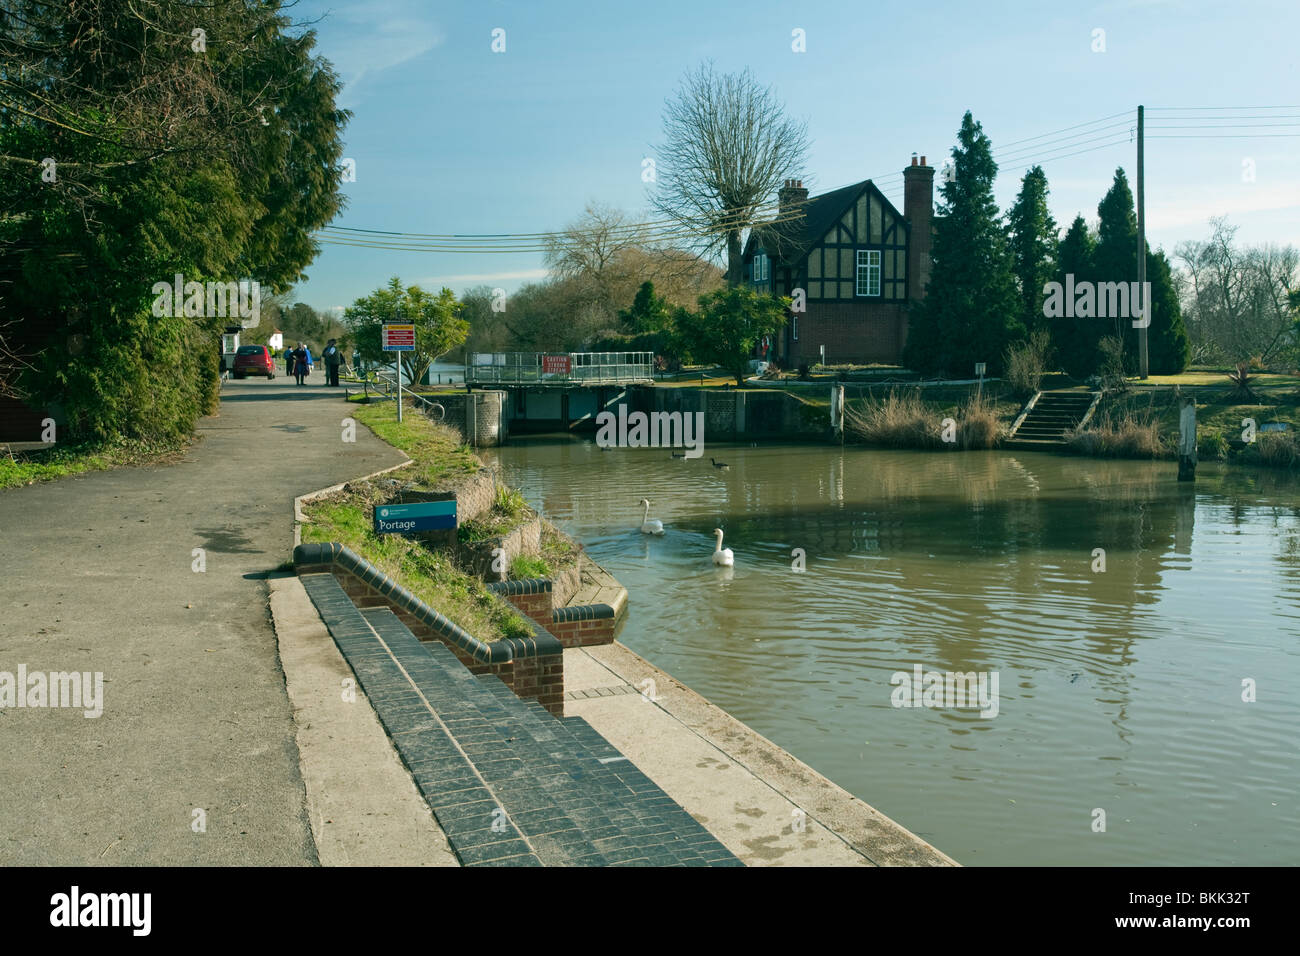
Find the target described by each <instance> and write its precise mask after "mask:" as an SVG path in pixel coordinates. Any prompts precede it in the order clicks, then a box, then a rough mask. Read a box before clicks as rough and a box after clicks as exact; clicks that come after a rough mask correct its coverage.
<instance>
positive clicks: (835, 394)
mask: <svg viewBox="0 0 1300 956" xmlns="http://www.w3.org/2000/svg"><path fill="white" fill-rule="evenodd" d="M831 431H832V432H833V433H834V434H835V437H837V438H842V437H844V386H843V385H832V386H831Z"/></svg>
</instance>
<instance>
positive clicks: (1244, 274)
mask: <svg viewBox="0 0 1300 956" xmlns="http://www.w3.org/2000/svg"><path fill="white" fill-rule="evenodd" d="M1210 225H1211V227H1212V228H1213V233H1212V235H1211V237H1210V238H1209V239H1208V240H1206V241H1189V242H1182V243H1179V245H1178V247H1177V249H1176V250H1175V255H1176V257H1177V259H1178V260H1179V261H1180V263H1181V264H1182V272H1183V277H1182V281H1181V282H1180V283H1179V285H1180V297H1181V298H1182V302H1183V306H1184V315H1185V317H1186V321H1187V329H1188V334H1189V337H1190V339H1191V341H1192V347H1193V351H1194V352H1195V353H1196V354H1197V356H1198V357H1200V358H1202V359H1211V358H1212V359H1219V360H1227V361H1232V362H1238V361H1242V360H1244V359H1247V358H1250V357H1252V356H1258V357H1259V358H1260V360H1261V361H1264V362H1267V361H1269V359H1270V358H1275V357H1276V356H1277V355H1278V354H1279V353H1280V352H1281V351H1283V350H1285V349H1287V348H1290V347H1292V346H1294V344H1295V342H1294V335H1293V332H1292V329H1293V324H1294V320H1293V319H1292V318H1291V316H1290V314H1289V310H1288V296H1289V295H1290V293H1291V292H1292V291H1293V290H1295V289H1296V288H1297V286H1300V274H1298V270H1300V252H1297V250H1296V248H1295V247H1294V246H1275V245H1264V246H1250V247H1244V248H1243V247H1239V246H1237V245H1236V243H1235V237H1236V232H1237V227H1236V226H1233V225H1231V224H1230V223H1229V222H1228V221H1227V219H1226V218H1224V217H1217V218H1214V219H1211V220H1210Z"/></svg>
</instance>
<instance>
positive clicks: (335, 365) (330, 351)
mask: <svg viewBox="0 0 1300 956" xmlns="http://www.w3.org/2000/svg"><path fill="white" fill-rule="evenodd" d="M321 357H322V358H323V359H324V361H325V384H326V385H338V383H339V363H340V362H342V361H343V353H342V352H340V351H339V349H338V346H337V345H335V344H334V340H333V339H330V340H329V342H327V343H326V344H325V351H324V352H322V353H321Z"/></svg>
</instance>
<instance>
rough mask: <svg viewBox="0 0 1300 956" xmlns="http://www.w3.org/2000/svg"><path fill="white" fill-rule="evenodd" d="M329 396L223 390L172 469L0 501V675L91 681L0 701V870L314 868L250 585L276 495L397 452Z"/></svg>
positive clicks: (284, 500)
mask: <svg viewBox="0 0 1300 956" xmlns="http://www.w3.org/2000/svg"><path fill="white" fill-rule="evenodd" d="M321 379H322V376H320V375H319V373H318V374H317V375H316V380H317V382H320V381H321ZM339 391H340V390H339V389H330V388H325V387H323V386H322V385H319V384H317V385H307V386H303V387H298V386H296V385H295V384H294V383H293V381H292V380H291V379H286V378H285V377H284V376H283V375H281V376H278V377H277V378H276V379H275V380H274V381H270V382H268V381H266V380H263V379H255V380H244V381H232V382H228V383H226V384H225V386H224V388H223V400H222V404H221V411H220V414H219V415H217V416H214V417H211V418H207V419H204V420H203V421H202V422H200V424H199V428H198V432H199V435H200V436H201V437H202V440H201V441H199V442H197V443H196V444H195V445H194V446H193V447H192V448H191V449H190V450H189V451H188V452H187V453H186V454H185V455H184V457H183V460H181V461H178V462H177V463H175V464H170V465H165V466H151V467H145V468H124V469H119V470H116V471H109V472H98V473H92V474H87V475H83V476H79V477H74V478H69V479H65V480H62V481H58V482H53V483H48V484H42V485H31V486H27V487H23V488H17V489H11V490H8V491H0V680H2V679H3V675H4V674H5V673H6V672H7V673H9V674H16V673H17V671H18V669H19V666H20V665H25V666H26V669H27V672H28V673H29V674H31V673H33V672H36V671H43V672H50V671H57V672H71V671H79V672H92V673H93V672H102V673H103V679H104V684H103V714H102V716H99V717H86V716H84V715H83V710H82V709H70V708H65V709H54V708H44V709H29V708H22V709H18V708H13V707H3V708H0V865H12V864H68V865H94V864H104V865H114V864H115V865H122V864H216V865H225V864H252V865H259V864H279V865H292V864H313V863H316V862H317V859H318V858H317V851H316V846H315V842H314V841H313V839H312V834H311V827H310V825H309V821H308V819H307V813H306V810H305V806H306V803H305V800H306V798H305V793H304V786H303V780H302V777H301V773H300V769H299V751H298V747H297V744H296V742H295V730H296V729H295V722H294V715H293V708H292V707H291V704H290V701H289V698H288V695H287V694H286V689H285V678H284V674H283V671H282V669H281V664H280V659H279V656H278V651H277V643H276V635H275V632H274V631H273V629H272V625H271V618H270V614H269V612H268V584H267V580H266V578H267V575H268V573H269V572H273V571H274V570H275V569H276V568H277V567H278V566H279V565H280V564H281V563H282V562H284V561H286V560H288V559H289V557H290V552H291V549H292V542H293V499H294V497H295V496H296V495H300V494H302V493H304V492H305V491H308V490H312V489H315V488H320V487H323V486H326V485H330V484H333V483H335V482H340V481H346V480H349V479H351V478H355V477H357V476H360V475H365V474H369V473H372V472H375V471H378V470H380V469H383V468H387V467H390V466H392V465H396V464H398V463H400V462H401V461H402V460H403V456H402V455H401V454H400V453H399V452H397V451H396V450H395V449H393V448H391V447H389V446H388V445H385V444H384V443H382V442H380V441H379V440H378V439H376V438H374V436H373V435H371V434H370V432H369V431H368V430H367V429H365V428H358V429H357V430H356V441H355V443H345V442H344V441H343V440H342V436H343V429H342V427H341V424H340V422H341V419H342V418H343V417H344V415H345V414H346V407H345V406H344V405H343V404H342V402H341V401H340V395H339ZM195 548H201V549H203V552H204V557H205V562H206V569H205V570H203V571H202V572H198V571H196V570H194V568H195V562H196V560H197V559H196V557H195V555H194V550H193V549H195Z"/></svg>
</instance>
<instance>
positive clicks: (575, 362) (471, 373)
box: [465, 352, 655, 385]
mask: <svg viewBox="0 0 1300 956" xmlns="http://www.w3.org/2000/svg"><path fill="white" fill-rule="evenodd" d="M654 361H655V356H654V353H653V352H471V353H470V354H469V355H468V356H467V357H466V360H465V382H466V384H469V385H633V384H637V383H642V382H644V383H649V382H653V381H654Z"/></svg>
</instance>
